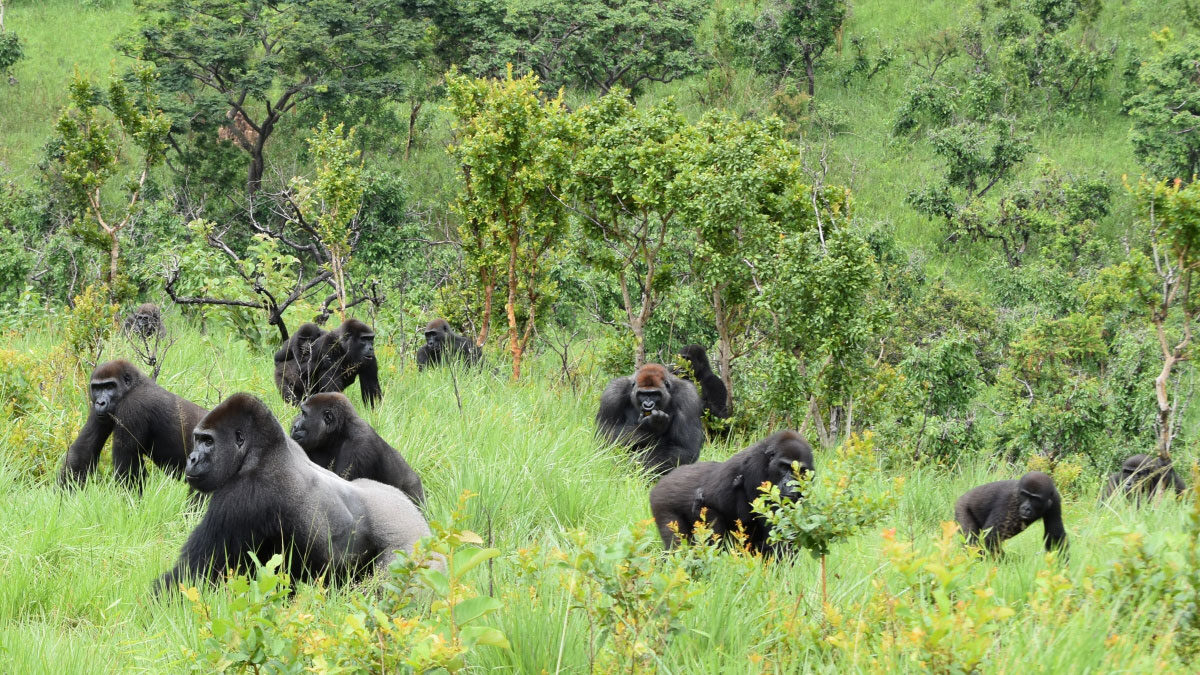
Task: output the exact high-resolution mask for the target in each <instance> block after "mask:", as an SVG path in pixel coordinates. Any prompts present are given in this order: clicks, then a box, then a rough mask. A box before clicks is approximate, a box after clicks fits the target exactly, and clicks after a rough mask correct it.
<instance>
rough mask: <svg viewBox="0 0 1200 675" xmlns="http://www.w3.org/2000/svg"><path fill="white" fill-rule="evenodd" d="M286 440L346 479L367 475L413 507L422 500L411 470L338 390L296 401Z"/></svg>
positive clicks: (422, 503) (421, 491) (416, 477)
mask: <svg viewBox="0 0 1200 675" xmlns="http://www.w3.org/2000/svg"><path fill="white" fill-rule="evenodd" d="M292 440H294V441H296V442H297V443H299V444H300V447H302V448H304V452H305V453H307V454H308V458H309V459H311V460H312V461H314V462H316V464H317V466H323V467H325V468H326V469H329V470H330V471H332V472H334V473H336V474H337V475H339V476H341V477H342V478H345V479H346V480H354V479H355V478H370V479H371V480H374V481H379V482H380V483H383V484H384V485H391V486H392V487H394V488H397V489H399V490H400V491H401V492H403V493H404V494H406V495H408V498H409V499H411V500H413V502H415V503H416V504H417V506H422V505H424V504H425V490H424V489H423V488H422V487H421V478H420V477H419V476H418V475H417V472H416V471H413V469H412V467H411V466H409V465H408V462H406V461H404V457H403V456H401V455H400V452H399V451H397V450H396V449H395V448H393V447H392V446H390V445H388V442H387V441H385V440H383V439H382V438H381V437H380V436H379V434H377V433H375V430H374V429H372V428H371V425H370V424H367V422H366V420H364V419H363V418H361V417H359V416H358V413H356V412H355V411H354V406H352V405H350V399H348V398H346V397H345V395H343V394H338V393H328V394H314V395H312V396H310V397H309V398H308V400H306V401H305V402H304V403H301V404H300V414H299V415H297V416H296V419H295V420H294V421H293V422H292Z"/></svg>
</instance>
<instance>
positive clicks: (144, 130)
mask: <svg viewBox="0 0 1200 675" xmlns="http://www.w3.org/2000/svg"><path fill="white" fill-rule="evenodd" d="M133 75H134V89H132V90H131V89H130V88H129V85H127V84H126V83H125V82H124V81H123V80H121V79H119V78H116V77H114V78H112V80H111V82H110V83H109V86H108V92H107V97H105V96H103V95H102V94H101V92H100V90H99V89H97V88H96V86H95V85H93V84H92V82H91V81H90V80H89V79H87V78H86V77H84V76H83V75H81V74H79V73H78V72H76V73H75V76H74V78H73V79H72V80H71V85H70V104H69V105H68V106H67V109H66V110H65V111H63V114H62V116H61V117H59V119H58V123H57V124H56V125H55V129H56V130H57V131H58V133H59V147H58V152H57V153H56V155H55V159H56V160H57V163H58V165H59V168H60V171H61V174H62V179H63V183H64V184H65V185H66V188H67V191H68V196H69V199H70V200H71V201H72V204H73V206H74V207H75V208H77V209H78V210H79V211H80V213H81V214H83V215H84V217H85V218H86V219H88V220H90V221H92V222H94V223H95V224H96V226H97V227H99V228H100V230H101V232H102V233H103V234H104V236H105V237H107V239H108V257H109V263H108V273H107V282H108V293H109V297H110V298H115V297H116V295H117V274H118V262H119V258H120V254H121V240H120V237H121V233H122V232H123V231H124V230H125V229H126V228H127V227H129V226H130V225H132V224H133V223H134V222H136V220H137V216H138V214H139V213H140V212H141V208H142V201H143V200H142V197H143V189H144V188H145V187H146V180H147V179H148V178H149V177H150V172H151V170H152V169H153V168H154V167H155V166H157V165H158V164H159V163H160V162H161V161H162V159H163V153H164V152H166V148H167V132H168V130H169V128H170V123H169V121H168V120H167V116H166V115H165V114H163V112H162V110H160V109H159V107H158V96H157V95H156V94H155V92H154V83H155V80H156V79H157V77H158V76H157V74H156V72H155V70H154V68H153V67H152V66H147V67H141V68H137V69H135V70H134V72H133ZM104 108H107V111H108V112H107V113H105V112H103V111H102V110H103V109H104ZM114 121H115V124H114ZM133 150H136V152H131V151H133ZM127 160H128V165H129V168H130V169H131V170H130V172H129V175H128V176H126V177H125V180H124V182H123V183H122V184H121V186H120V187H119V188H118V187H116V185H115V183H114V181H113V179H114V178H115V177H117V175H118V174H119V173H121V172H122V170H123V169H125V168H126V162H127ZM116 190H121V191H122V192H123V194H122V196H121V199H120V200H119V201H118V203H117V204H115V205H114V204H110V203H106V201H105V200H106V197H111V195H112V194H113V192H114V191H116Z"/></svg>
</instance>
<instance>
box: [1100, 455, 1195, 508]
mask: <svg viewBox="0 0 1200 675" xmlns="http://www.w3.org/2000/svg"><path fill="white" fill-rule="evenodd" d="M1185 489H1187V485H1185V484H1184V482H1183V479H1181V478H1180V477H1179V474H1177V473H1175V469H1174V467H1172V466H1171V461H1170V460H1164V459H1162V458H1160V457H1150V456H1149V455H1141V454H1139V455H1134V456H1132V457H1130V458H1129V459H1127V460H1125V461H1124V462H1123V463H1122V464H1121V470H1120V471H1117V472H1116V473H1112V474H1109V476H1108V485H1106V486H1105V487H1104V493H1103V494H1101V495H1100V498H1101V499H1108V498H1109V497H1111V496H1112V495H1114V494H1116V493H1118V492H1120V493H1122V494H1125V495H1126V496H1132V497H1133V498H1134V501H1135V502H1137V503H1140V502H1141V501H1142V500H1143V499H1153V498H1154V496H1155V495H1157V494H1159V493H1165V492H1166V491H1167V490H1174V491H1175V494H1183V491H1184V490H1185Z"/></svg>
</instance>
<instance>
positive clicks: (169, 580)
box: [155, 394, 429, 592]
mask: <svg viewBox="0 0 1200 675" xmlns="http://www.w3.org/2000/svg"><path fill="white" fill-rule="evenodd" d="M193 435H194V437H195V442H194V449H193V450H192V453H191V455H189V456H188V460H187V467H186V468H185V470H184V474H185V476H186V477H187V482H188V484H189V485H191V486H192V487H193V488H195V489H196V490H198V491H200V492H203V493H208V494H211V499H210V500H209V503H208V511H207V512H205V514H204V517H203V518H202V519H201V520H200V524H199V525H197V526H196V529H195V530H193V531H192V533H191V535H189V536H188V539H187V542H186V543H185V544H184V545H183V550H182V551H181V553H180V555H179V561H178V562H177V563H175V567H174V568H173V569H172V570H171V571H169V572H167V573H166V574H164V575H163V576H162V577H160V578H159V580H158V582H157V583H156V584H155V590H156V591H159V592H160V591H162V590H163V589H170V588H176V587H177V585H178V583H179V582H180V581H183V580H192V579H197V580H199V579H205V580H208V581H211V582H215V581H216V580H217V579H219V578H220V575H222V574H223V573H224V572H225V570H226V569H229V568H233V569H237V570H247V569H251V568H252V567H251V566H252V558H251V555H252V554H253V555H254V556H256V557H257V558H258V560H259V561H260V562H265V561H267V560H268V559H269V558H270V557H271V556H272V555H274V554H276V553H283V554H289V555H288V573H289V574H290V575H291V577H292V579H295V580H311V579H314V578H316V577H319V576H321V575H329V577H330V578H333V579H339V580H340V579H357V578H360V577H362V576H364V575H365V573H366V572H367V571H368V570H370V569H371V568H372V567H374V568H375V569H376V570H380V571H383V570H386V569H387V567H388V564H389V563H390V562H391V561H392V559H393V558H395V555H396V551H397V550H400V551H405V552H410V551H412V550H413V545H414V544H415V543H416V542H417V540H418V539H420V538H421V537H424V536H427V535H429V525H428V524H427V523H426V522H425V519H424V518H423V517H422V516H421V512H420V511H418V510H417V507H416V506H414V505H413V503H412V502H411V501H410V500H409V499H408V497H405V496H404V493H402V492H400V491H399V490H397V489H396V488H394V487H391V486H390V485H383V484H382V483H377V482H375V481H373V480H366V479H359V480H355V481H346V480H344V479H342V478H339V477H338V476H336V475H334V474H333V473H332V472H330V471H328V470H326V469H322V468H321V467H319V466H317V465H316V464H313V463H312V462H310V461H309V460H308V458H307V457H305V455H304V451H303V450H301V449H300V446H298V445H296V443H295V442H294V441H292V440H291V439H290V438H288V436H287V434H286V433H285V432H284V430H283V427H281V426H280V425H279V421H278V420H276V419H275V416H274V415H272V414H271V411H270V410H268V409H267V406H266V405H264V404H263V402H262V401H260V400H258V399H257V398H254V397H253V396H250V395H249V394H235V395H233V396H231V397H230V398H228V399H226V400H225V401H224V402H223V403H221V404H220V405H218V406H217V407H216V408H214V409H213V411H212V412H210V413H209V414H208V415H206V416H205V417H204V419H202V420H200V423H199V424H198V425H196V429H195V432H194V433H193Z"/></svg>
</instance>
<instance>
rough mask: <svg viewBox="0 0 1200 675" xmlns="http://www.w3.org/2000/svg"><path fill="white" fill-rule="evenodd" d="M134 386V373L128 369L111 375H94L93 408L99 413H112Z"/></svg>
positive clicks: (92, 386) (92, 389) (92, 385)
mask: <svg viewBox="0 0 1200 675" xmlns="http://www.w3.org/2000/svg"><path fill="white" fill-rule="evenodd" d="M132 388H133V374H132V373H130V372H129V371H128V370H124V371H122V372H121V373H120V374H119V375H118V374H114V375H113V376H111V377H93V378H92V382H91V398H92V410H93V411H94V412H95V413H96V414H97V415H111V414H112V412H113V411H114V410H116V408H117V404H118V403H120V402H121V399H123V398H125V394H126V393H127V392H128V391H129V390H130V389H132Z"/></svg>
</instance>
